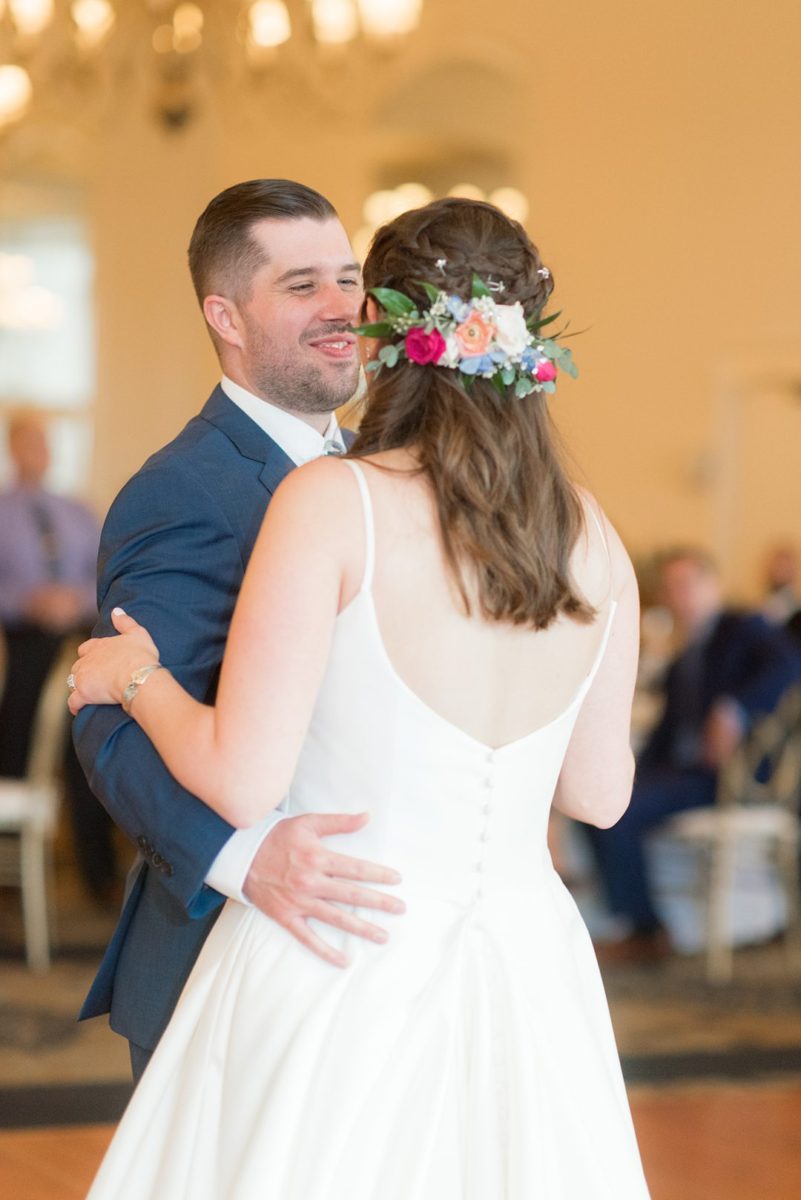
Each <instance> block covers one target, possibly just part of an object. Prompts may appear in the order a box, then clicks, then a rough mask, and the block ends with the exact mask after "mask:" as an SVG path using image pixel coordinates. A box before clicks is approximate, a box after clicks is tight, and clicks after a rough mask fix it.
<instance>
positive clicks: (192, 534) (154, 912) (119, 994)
mask: <svg viewBox="0 0 801 1200" xmlns="http://www.w3.org/2000/svg"><path fill="white" fill-rule="evenodd" d="M293 466H294V464H293V463H292V461H291V460H290V459H289V458H288V456H287V455H286V454H284V452H283V450H281V449H280V447H279V446H278V445H277V444H276V443H275V442H273V441H272V440H271V439H270V438H269V437H268V436H267V435H266V434H265V433H264V431H263V430H261V429H260V428H259V427H258V426H257V425H256V424H255V423H254V422H253V421H251V420H250V418H249V417H247V416H246V415H245V413H243V412H242V411H241V409H239V408H237V406H236V405H235V404H233V402H232V401H231V400H229V399H228V397H227V396H226V395H225V393H224V392H223V391H222V389H221V388H219V387H218V388H217V389H216V390H215V391H214V392H213V393H212V395H211V397H210V399H209V400H208V402H207V403H206V405H205V407H204V408H203V410H202V412H201V413H200V414H199V415H198V416H196V417H194V418H193V419H192V420H191V421H190V422H189V424H188V425H187V426H186V427H185V428H184V429H183V430H182V432H181V433H180V434H179V435H178V437H176V438H175V440H174V441H172V442H171V443H170V444H169V445H167V446H165V447H164V448H163V449H162V450H159V451H158V453H156V454H154V455H153V457H152V458H150V459H149V460H148V461H147V462H146V463H145V465H144V466H143V467H142V469H141V470H140V471H139V472H137V474H136V475H134V477H133V478H132V479H131V480H130V481H129V483H127V484H126V485H125V487H124V488H123V489H122V491H121V492H120V494H119V496H118V497H117V499H116V500H115V501H114V504H113V505H112V507H111V510H110V512H109V514H108V517H107V519H106V522H105V526H104V528H103V534H102V538H101V545H100V559H99V577H98V608H99V611H100V620H99V622H98V625H97V627H96V631H95V632H96V634H99V635H107V634H109V633H111V632H113V627H112V624H111V619H110V613H111V609H112V608H113V607H114V606H115V605H120V606H121V607H122V608H124V609H125V610H126V612H128V613H130V615H131V616H133V617H135V618H136V620H137V621H140V622H141V623H142V624H143V625H145V626H146V627H147V629H148V630H149V631H150V633H151V634H152V636H153V639H154V641H155V643H156V645H157V646H158V648H159V653H160V656H161V661H162V662H163V663H164V664H165V666H167V667H169V668H170V670H171V671H172V673H173V674H174V675H175V677H176V678H177V679H178V680H179V681H180V682H181V683H182V684H183V686H184V687H185V688H186V689H187V690H188V691H189V692H191V694H192V695H193V696H195V697H196V698H197V699H199V700H204V701H211V700H212V699H213V697H214V694H215V689H216V686H217V679H218V676H219V669H220V663H221V661H222V656H223V651H224V648H225V641H226V637H227V634H228V626H229V624H230V621H231V616H232V614H233V609H234V604H235V603H236V598H237V594H238V592H239V588H240V585H241V583H242V577H243V575H244V571H245V567H246V565H247V562H248V559H249V557H250V553H251V551H252V549H253V544H254V541H255V538H256V535H257V533H258V531H259V527H260V525H261V522H262V518H263V516H264V512H265V509H266V507H267V504H268V503H269V500H270V497H271V496H272V494H273V492H274V491H275V489H276V488H277V486H278V484H279V483H280V482H281V480H282V479H283V478H284V477H285V476H286V475H287V474H288V473H289V472H290V471H291V470H292V468H293ZM74 739H75V745H76V748H77V751H78V756H79V758H80V760H81V763H82V765H83V768H84V770H85V771H86V774H87V777H88V779H89V782H90V784H91V786H92V790H93V791H94V792H95V794H96V795H97V796H98V797H99V798H100V800H101V801H102V802H103V804H104V805H105V807H106V808H107V809H108V811H109V813H110V814H111V816H112V817H113V819H114V821H115V822H116V823H117V824H118V825H119V826H120V827H121V828H122V829H123V830H124V832H125V833H126V834H127V835H128V836H129V837H130V838H131V840H132V841H133V842H134V843H135V844H136V846H137V847H138V849H139V860H138V862H137V864H135V867H134V870H133V871H132V874H131V878H130V879H129V891H128V895H127V898H126V902H125V904H124V906H123V911H122V915H121V917H120V921H119V924H118V926H117V928H116V930H115V933H114V936H113V938H112V941H111V943H110V945H109V947H108V950H107V951H106V954H105V957H104V959H103V962H102V964H101V967H100V970H99V973H98V975H97V977H96V979H95V981H94V983H93V985H92V988H91V990H90V992H89V995H88V997H87V999H86V1001H85V1003H84V1005H83V1008H82V1010H81V1018H85V1017H92V1016H97V1015H99V1014H101V1013H105V1012H110V1014H111V1025H112V1028H114V1029H115V1030H116V1031H117V1032H119V1033H121V1034H123V1035H124V1036H125V1037H127V1038H128V1039H129V1040H130V1041H132V1042H135V1043H136V1044H137V1045H139V1046H142V1047H144V1048H146V1049H152V1048H153V1047H154V1046H155V1045H156V1043H157V1041H158V1039H159V1037H160V1035H161V1033H162V1031H163V1029H164V1027H165V1025H166V1024H167V1021H168V1020H169V1018H170V1015H171V1013H172V1010H173V1008H174V1006H175V1003H176V1001H177V999H178V996H179V995H180V992H181V989H182V987H183V985H184V982H185V980H186V977H187V975H188V974H189V971H190V970H191V968H192V965H193V963H194V961H195V959H196V957H197V955H198V953H199V951H200V947H201V946H202V944H203V942H204V940H205V938H206V936H207V935H208V932H209V930H210V929H211V926H212V924H213V923H214V921H215V919H216V917H217V916H218V914H219V911H220V908H221V906H222V903H223V897H222V896H221V895H220V894H219V893H218V892H216V891H214V890H213V889H211V888H209V887H208V886H207V885H206V884H205V883H204V878H205V875H206V873H207V871H208V869H209V867H210V866H211V864H212V862H213V861H214V859H215V858H216V856H217V854H218V852H219V851H220V849H221V848H222V846H223V845H224V843H225V842H226V841H227V840H228V838H229V836H230V835H231V833H232V832H233V830H232V827H231V826H230V825H228V824H227V823H226V822H225V821H224V820H222V818H221V817H219V816H217V815H216V814H215V813H213V812H212V810H211V809H210V808H207V807H206V805H205V804H203V803H202V802H201V801H200V800H198V799H197V798H196V797H194V796H192V795H190V793H188V792H186V791H185V790H184V789H183V788H181V787H180V786H179V784H177V783H176V781H175V780H174V779H173V778H172V776H171V775H170V774H169V772H168V771H167V769H166V768H165V766H164V764H163V763H162V762H161V759H160V758H159V756H158V755H157V754H156V752H155V750H154V749H153V746H152V745H151V743H150V742H149V740H148V739H147V737H146V736H145V735H144V733H143V732H142V731H141V730H140V729H139V727H138V725H137V724H136V722H135V721H133V720H131V719H130V718H128V717H126V715H125V713H123V711H122V710H121V709H120V708H118V707H111V706H109V707H92V708H86V709H84V710H83V711H82V712H81V713H79V715H78V717H77V718H76V720H75V726H74Z"/></svg>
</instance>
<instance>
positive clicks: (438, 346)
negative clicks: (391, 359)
mask: <svg viewBox="0 0 801 1200" xmlns="http://www.w3.org/2000/svg"><path fill="white" fill-rule="evenodd" d="M404 345H405V346H406V357H407V358H408V359H409V361H410V362H413V363H421V364H425V363H435V362H438V361H439V359H440V358H441V357H442V354H443V351H444V350H445V338H444V337H443V336H442V334H441V333H440V331H439V330H438V329H432V330H431V332H430V333H426V331H425V329H419V328H418V329H410V330H409V332H408V333H407V334H406V341H405V343H404Z"/></svg>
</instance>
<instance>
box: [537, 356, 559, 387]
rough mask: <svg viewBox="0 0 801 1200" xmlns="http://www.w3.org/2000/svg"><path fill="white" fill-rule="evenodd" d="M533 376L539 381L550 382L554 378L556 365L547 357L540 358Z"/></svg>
mask: <svg viewBox="0 0 801 1200" xmlns="http://www.w3.org/2000/svg"><path fill="white" fill-rule="evenodd" d="M534 378H535V379H538V380H539V382H540V383H550V382H551V380H552V379H556V367H555V366H554V365H553V363H552V362H551V360H550V359H549V358H541V359H540V361H539V362H538V363H537V369H536V371H535V372H534Z"/></svg>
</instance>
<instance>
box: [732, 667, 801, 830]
mask: <svg viewBox="0 0 801 1200" xmlns="http://www.w3.org/2000/svg"><path fill="white" fill-rule="evenodd" d="M800 802H801V687H793V688H791V689H790V690H789V691H788V692H787V693H786V694H785V696H784V697H783V699H782V701H781V703H780V704H779V705H778V706H777V708H776V709H775V711H774V712H772V713H768V714H767V716H764V717H762V719H761V720H760V721H758V722H757V724H756V725H755V726H754V728H753V729H752V730H751V732H750V734H749V735H748V737H747V738H745V739H744V741H743V743H742V745H741V746H739V747H738V749H737V750H736V751H735V753H734V754H733V755H732V758H731V760H730V761H729V762H728V763H727V764H726V765H725V767H724V768H723V769H722V770H721V772H720V774H719V778H718V792H717V803H718V805H719V806H721V807H724V808H725V807H730V806H732V805H735V804H736V805H743V804H745V805H759V804H774V805H779V806H780V807H782V808H786V809H788V810H789V811H791V812H794V813H797V812H798V809H799V803H800Z"/></svg>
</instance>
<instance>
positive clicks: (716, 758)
mask: <svg viewBox="0 0 801 1200" xmlns="http://www.w3.org/2000/svg"><path fill="white" fill-rule="evenodd" d="M659 575H660V594H661V601H662V603H663V604H664V606H665V607H666V608H667V609H668V610H669V611H670V613H671V615H672V617H673V620H674V622H675V626H676V630H677V632H678V634H679V635H680V637H681V639H682V643H683V649H682V650H681V652H680V653H679V654H678V655H677V657H676V658H675V659H674V660H673V662H672V663H671V664H670V666H669V668H668V672H667V677H666V680H665V707H664V711H663V714H662V717H661V719H660V721H659V722H658V724H657V726H656V728H655V729H654V730H653V732H652V733H651V735H650V737H649V738H648V739H647V741H646V742H645V745H644V747H643V749H642V752H641V754H640V756H639V760H638V769H637V776H636V779H635V784H634V791H633V795H632V800H631V805H630V807H629V808H628V810H627V811H626V813H625V814H624V815H623V817H622V818H621V819H620V821H618V823H617V824H616V825H614V826H613V827H612V828H610V829H595V828H593V829H589V828H588V836H589V838H590V841H591V844H592V846H593V849H594V852H595V857H596V859H597V864H598V869H599V872H600V876H601V880H602V883H603V886H604V889H605V891H606V896H607V899H608V902H609V905H610V908H611V910H612V912H613V913H614V914H615V915H616V916H619V917H621V918H624V919H625V922H626V924H627V925H628V927H629V929H630V936H629V937H628V938H626V939H625V940H624V941H623V942H622V943H619V945H618V946H617V947H616V948H615V950H614V952H613V954H614V956H616V957H627V956H630V957H632V958H634V957H649V956H652V957H656V956H658V955H660V954H661V953H664V952H665V950H666V948H667V939H666V937H665V934H664V932H663V930H662V926H661V922H660V920H659V917H658V915H657V913H656V911H655V909H654V906H653V901H652V897H651V892H650V888H649V881H648V877H647V871H646V862H645V857H644V852H643V841H644V838H645V836H646V834H647V833H648V832H649V831H650V830H652V829H655V828H656V827H657V826H658V825H660V824H661V822H662V821H664V820H665V819H666V818H667V817H669V816H671V814H673V813H676V812H681V811H682V810H683V809H687V808H697V807H701V806H703V805H710V804H712V803H713V802H714V799H715V787H716V783H717V773H718V771H719V770H720V768H721V767H722V766H723V765H724V764H725V763H726V762H727V760H728V759H729V758H730V757H731V755H732V754H733V752H734V750H735V749H736V747H737V746H738V745H739V743H740V741H741V740H742V738H743V737H744V735H745V734H746V733H747V732H748V730H749V729H750V728H751V726H752V725H753V723H754V722H755V721H756V720H757V719H758V718H759V717H760V716H762V715H763V714H765V713H768V712H770V711H772V710H773V709H774V708H775V706H776V704H777V702H778V701H779V699H780V698H781V696H782V693H783V692H784V691H785V689H786V688H787V687H788V686H789V685H790V684H792V683H794V682H796V681H797V680H798V679H799V678H801V656H799V652H798V650H797V648H796V646H795V644H794V643H793V642H792V641H791V639H789V638H788V637H787V635H786V634H785V633H784V632H783V631H782V630H781V629H777V628H775V627H772V626H771V625H769V624H768V622H767V621H766V620H765V619H764V617H763V616H761V615H759V614H756V613H747V612H738V611H734V610H732V609H726V608H724V607H723V605H722V597H721V586H720V579H719V576H718V572H717V569H716V566H715V563H714V562H713V561H712V559H711V558H710V557H709V555H707V554H706V553H704V551H702V550H698V549H694V548H691V547H688V548H681V549H676V550H673V551H671V552H669V553H667V554H665V555H664V556H663V557H662V558H661V560H660V572H659Z"/></svg>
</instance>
